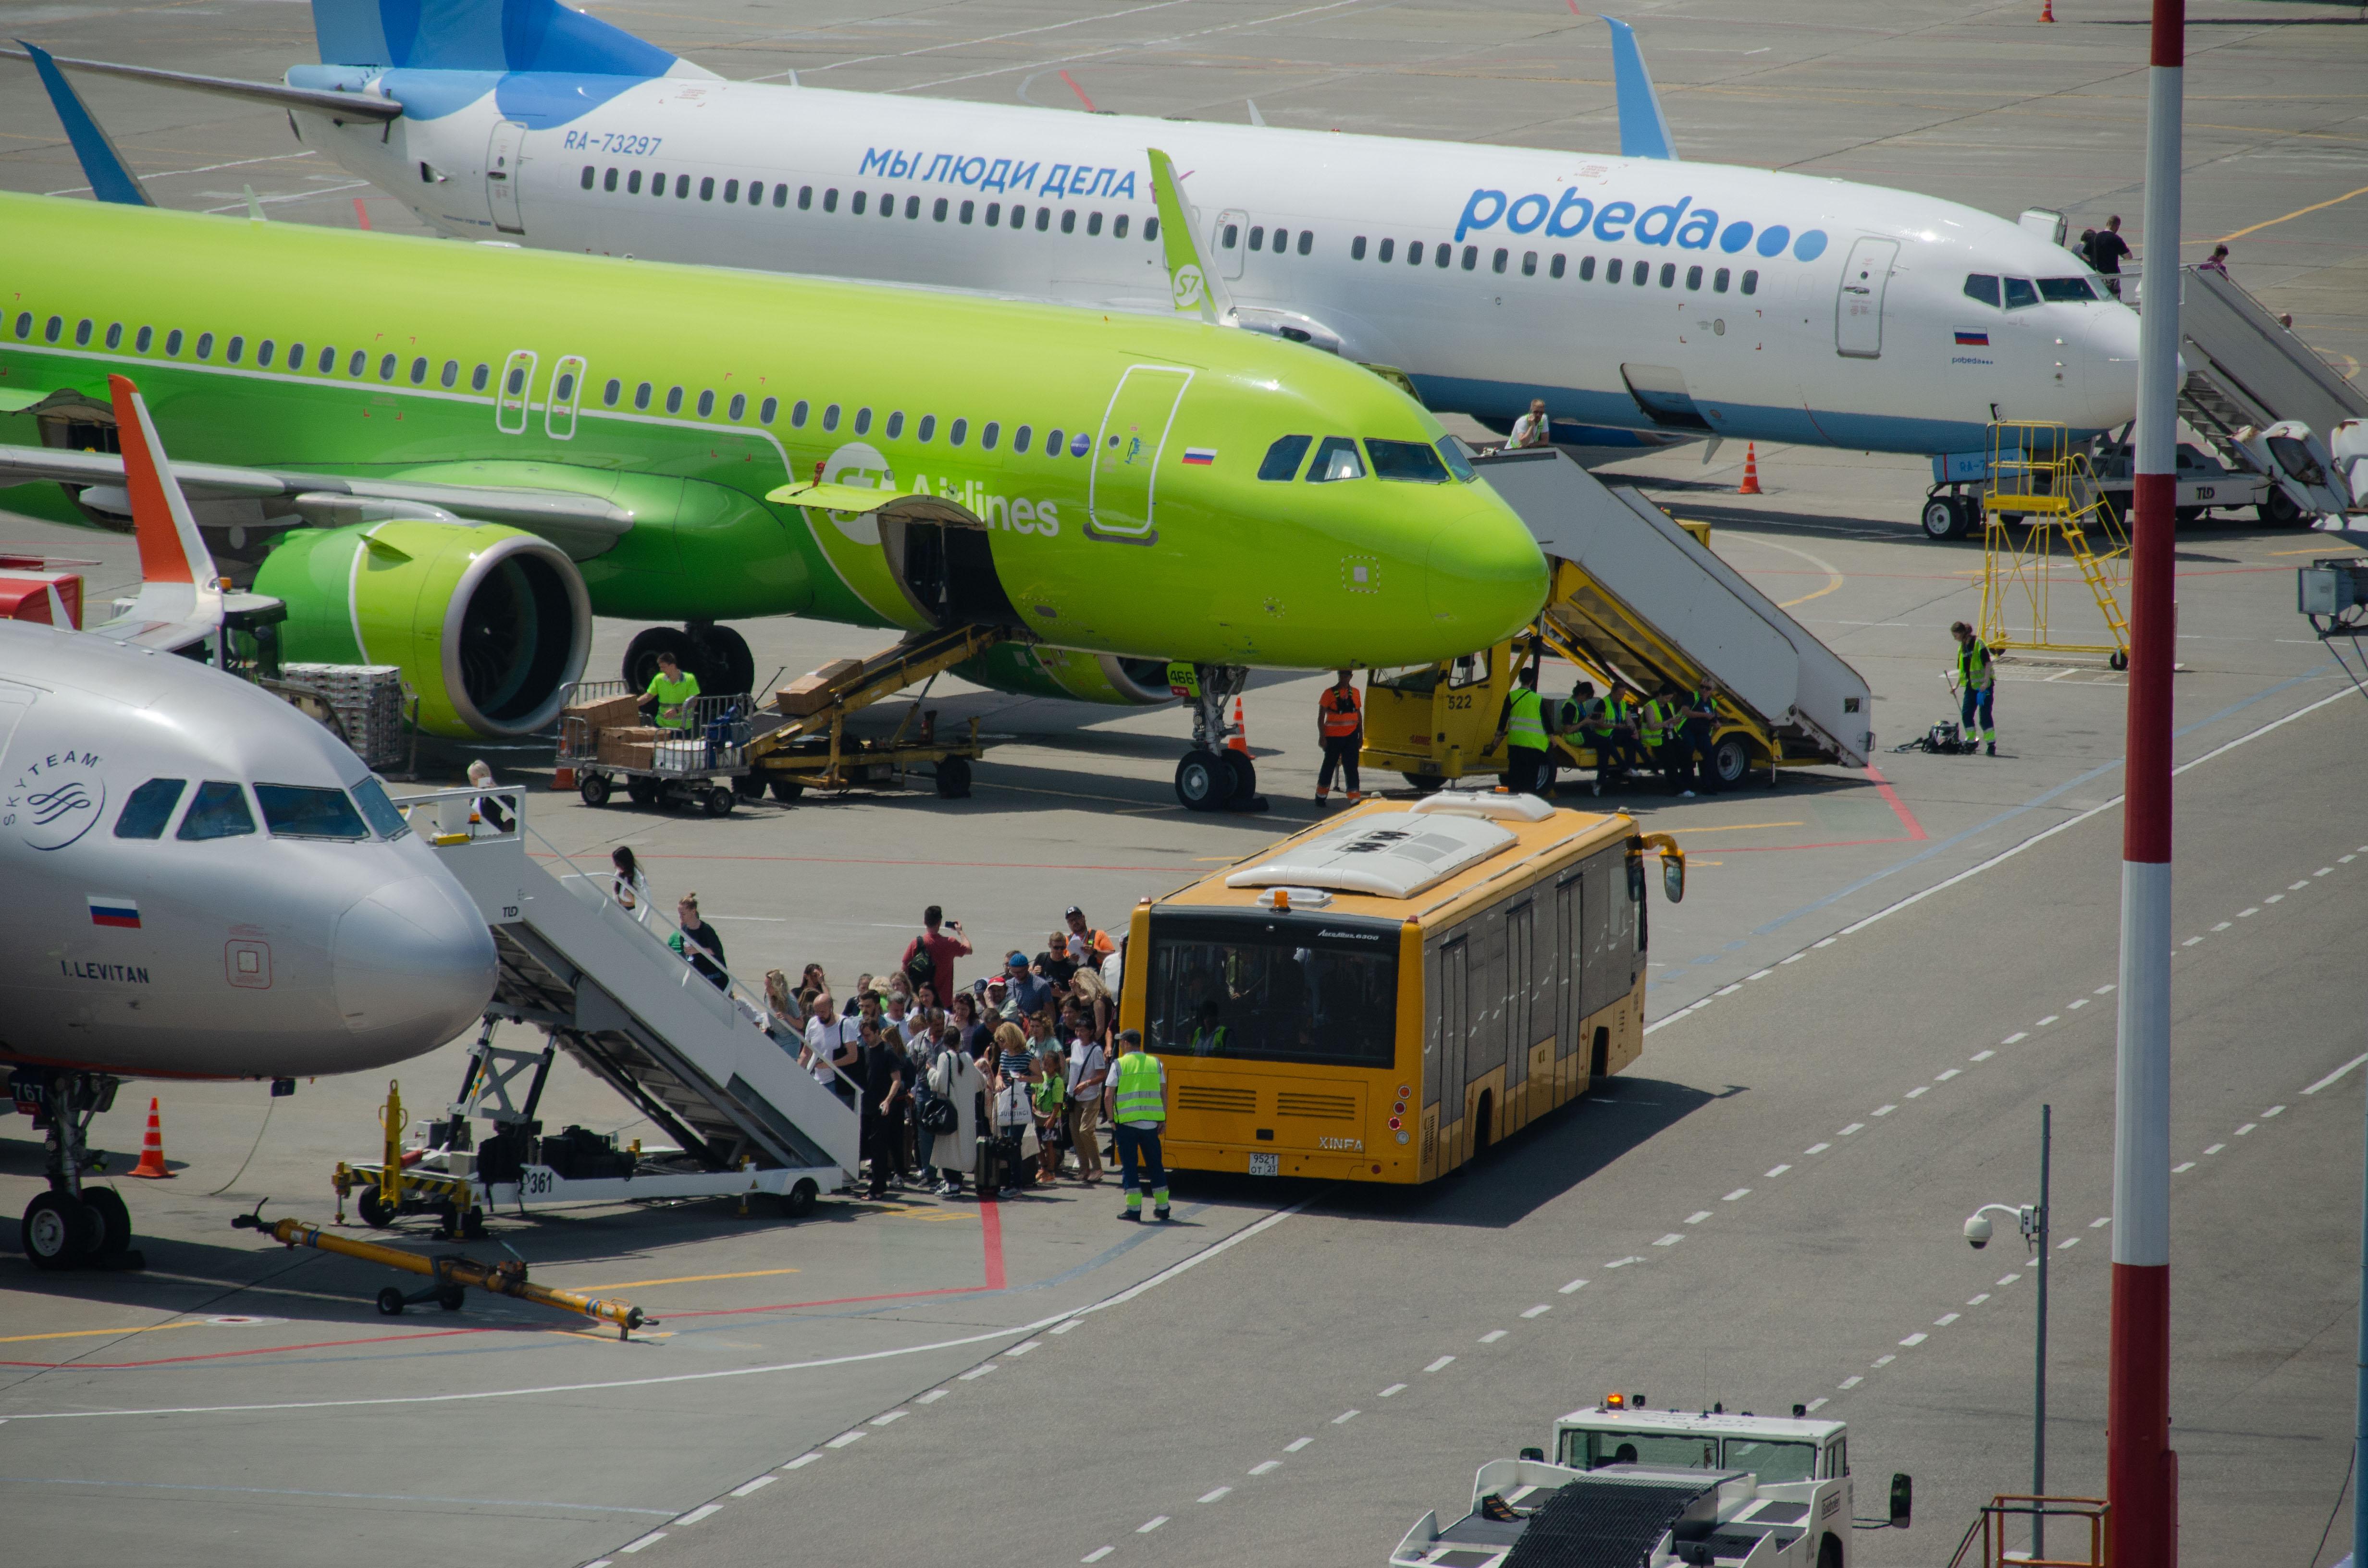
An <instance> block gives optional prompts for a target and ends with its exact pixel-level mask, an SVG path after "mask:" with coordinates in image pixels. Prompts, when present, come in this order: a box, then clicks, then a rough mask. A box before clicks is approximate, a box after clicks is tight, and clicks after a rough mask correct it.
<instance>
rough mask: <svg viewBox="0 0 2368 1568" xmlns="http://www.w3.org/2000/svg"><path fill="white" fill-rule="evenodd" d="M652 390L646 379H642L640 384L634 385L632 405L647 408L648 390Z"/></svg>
mask: <svg viewBox="0 0 2368 1568" xmlns="http://www.w3.org/2000/svg"><path fill="white" fill-rule="evenodd" d="M653 390H654V389H653V388H652V387H651V386H650V383H649V382H647V381H643V383H642V384H641V385H640V386H637V387H635V388H634V389H633V406H634V407H635V408H647V407H648V406H649V405H650V392H652V391H653Z"/></svg>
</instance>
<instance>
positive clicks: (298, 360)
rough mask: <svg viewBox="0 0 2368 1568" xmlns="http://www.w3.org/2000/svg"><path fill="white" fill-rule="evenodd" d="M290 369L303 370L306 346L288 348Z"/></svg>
mask: <svg viewBox="0 0 2368 1568" xmlns="http://www.w3.org/2000/svg"><path fill="white" fill-rule="evenodd" d="M140 335H141V336H142V337H145V336H147V335H148V329H147V328H146V327H144V326H143V327H142V328H141V329H140ZM140 347H142V348H145V347H148V346H147V345H146V344H145V343H142V345H140ZM288 368H289V369H291V370H301V369H303V368H304V346H303V345H302V344H301V343H291V344H290V345H289V346H288Z"/></svg>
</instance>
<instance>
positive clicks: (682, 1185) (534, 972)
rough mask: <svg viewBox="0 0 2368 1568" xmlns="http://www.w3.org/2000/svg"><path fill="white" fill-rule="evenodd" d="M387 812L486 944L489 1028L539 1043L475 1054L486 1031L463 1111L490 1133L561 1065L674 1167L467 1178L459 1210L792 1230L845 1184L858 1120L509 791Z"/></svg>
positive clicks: (661, 927) (734, 986)
mask: <svg viewBox="0 0 2368 1568" xmlns="http://www.w3.org/2000/svg"><path fill="white" fill-rule="evenodd" d="M482 800H491V801H498V802H499V804H500V806H501V808H502V810H503V811H504V812H507V813H508V814H509V815H510V818H511V821H510V824H509V825H508V827H507V828H506V829H505V828H500V827H497V826H496V825H495V824H493V823H491V822H488V821H483V820H479V819H480V816H481V814H482V813H481V809H480V808H479V807H478V802H479V801H482ZM403 804H404V807H405V808H406V809H407V811H408V812H409V814H410V821H411V823H412V825H413V827H414V829H415V830H416V831H417V832H419V833H420V834H421V835H422V836H423V837H424V838H425V839H426V840H427V843H428V844H429V845H430V846H432V847H433V849H434V850H435V852H436V855H437V857H438V858H439V859H440V860H442V861H443V863H444V865H445V866H446V868H447V869H450V871H451V872H452V874H453V875H454V876H455V877H456V878H458V879H459V880H460V882H461V886H462V887H463V888H465V889H466V890H468V892H469V895H470V897H471V898H472V899H474V900H475V901H476V903H477V907H478V908H479V910H481V911H482V912H483V913H484V918H485V924H486V925H487V926H489V927H490V928H491V930H492V932H493V937H494V945H495V949H496V952H497V953H498V955H499V979H498V981H497V982H496V984H495V990H494V999H493V1001H492V1003H491V1004H490V1005H489V1006H487V1008H486V1011H485V1018H486V1022H487V1024H488V1026H491V1025H492V1024H494V1023H495V1022H496V1021H503V1022H510V1023H523V1024H531V1025H533V1026H535V1027H536V1028H540V1029H541V1030H542V1031H543V1033H544V1035H545V1036H546V1037H548V1044H547V1046H546V1048H545V1049H544V1050H542V1051H511V1050H505V1049H503V1048H499V1047H495V1046H494V1045H493V1044H492V1043H491V1039H490V1036H491V1029H490V1027H489V1028H488V1030H487V1037H486V1038H485V1039H484V1040H480V1042H479V1044H478V1047H477V1050H476V1052H475V1058H474V1061H473V1063H472V1078H471V1085H470V1092H469V1094H468V1096H467V1099H468V1102H469V1104H470V1107H471V1108H473V1109H475V1110H476V1111H477V1113H478V1114H482V1115H485V1116H487V1117H489V1118H491V1119H493V1120H494V1121H495V1123H496V1124H497V1125H516V1124H517V1123H518V1122H519V1121H521V1120H523V1119H526V1118H528V1117H530V1116H531V1115H532V1095H533V1094H539V1093H540V1090H541V1083H542V1079H543V1076H544V1074H547V1073H548V1072H549V1068H550V1062H551V1058H552V1054H553V1052H554V1051H559V1050H564V1051H566V1052H567V1054H568V1055H569V1056H571V1057H573V1058H575V1060H576V1061H577V1062H581V1063H582V1064H583V1065H584V1066H585V1067H586V1068H588V1069H589V1070H590V1071H591V1072H592V1073H593V1074H595V1075H597V1076H598V1077H599V1078H600V1079H601V1080H602V1081H604V1082H605V1083H607V1084H608V1085H609V1086H610V1087H612V1088H614V1089H615V1090H616V1091H617V1092H618V1093H619V1094H620V1095H622V1096H624V1097H625V1098H626V1099H627V1100H628V1101H630V1102H631V1103H632V1105H633V1106H634V1107H635V1108H638V1109H639V1110H640V1111H641V1112H642V1113H643V1115H645V1116H646V1117H648V1118H649V1119H650V1121H651V1122H652V1123H653V1124H654V1125H655V1127H656V1128H657V1129H658V1131H660V1133H662V1134H663V1135H664V1136H665V1137H666V1138H667V1139H669V1140H671V1141H672V1142H673V1143H674V1144H675V1145H676V1146H677V1150H678V1151H679V1153H671V1152H670V1157H669V1160H668V1161H667V1162H666V1165H668V1166H670V1167H671V1168H670V1169H657V1168H653V1166H652V1165H651V1164H650V1163H647V1162H644V1163H643V1167H642V1168H641V1169H640V1170H638V1171H633V1172H628V1173H622V1174H620V1175H618V1176H615V1177H614V1178H613V1179H608V1180H597V1181H570V1180H568V1179H567V1178H566V1176H564V1174H553V1173H552V1170H551V1168H550V1165H549V1164H548V1163H545V1164H543V1165H540V1166H537V1165H533V1164H532V1163H531V1162H529V1168H528V1169H526V1170H525V1171H523V1172H518V1173H512V1172H510V1171H508V1170H507V1169H490V1168H487V1167H486V1166H485V1165H483V1164H482V1163H480V1165H478V1167H477V1181H476V1186H477V1190H476V1192H475V1194H474V1195H473V1196H475V1197H477V1198H479V1199H482V1200H483V1201H484V1202H486V1203H487V1204H489V1205H492V1206H495V1207H496V1208H500V1209H508V1208H511V1207H513V1206H514V1205H515V1206H518V1207H524V1206H525V1205H526V1204H527V1203H528V1202H530V1201H532V1200H534V1199H541V1200H543V1201H545V1202H549V1203H557V1202H583V1201H595V1202H598V1201H615V1200H617V1199H620V1198H627V1199H632V1198H671V1197H684V1198H689V1197H700V1196H719V1195H727V1194H730V1193H742V1194H747V1193H768V1194H771V1195H773V1196H774V1197H776V1198H777V1199H780V1203H781V1205H782V1207H783V1209H784V1210H786V1211H787V1212H789V1213H791V1215H793V1216H794V1215H796V1214H799V1213H802V1212H803V1211H804V1210H806V1209H808V1208H810V1207H811V1206H812V1204H813V1202H814V1197H815V1195H816V1194H817V1193H818V1192H821V1191H836V1190H838V1189H840V1188H843V1187H848V1186H849V1185H851V1184H852V1183H853V1181H854V1179H855V1174H856V1167H857V1164H858V1161H859V1159H860V1137H859V1132H858V1126H859V1124H858V1120H857V1112H856V1111H855V1110H854V1108H851V1107H850V1106H848V1105H847V1104H845V1103H843V1102H842V1101H841V1100H840V1099H839V1097H838V1096H837V1095H835V1094H834V1093H832V1091H831V1090H830V1088H828V1087H827V1086H825V1085H823V1084H821V1083H818V1082H817V1081H816V1080H815V1079H814V1074H812V1073H810V1072H808V1071H807V1070H806V1069H805V1068H803V1066H801V1065H800V1064H799V1062H798V1059H797V1057H796V1056H795V1055H794V1054H792V1053H791V1052H790V1051H784V1050H782V1048H781V1047H780V1045H779V1044H777V1043H775V1041H774V1040H773V1039H772V1037H771V1036H769V1035H768V1034H767V1033H766V1032H765V1031H764V1029H763V1028H760V1027H759V1025H758V1023H757V1020H758V1019H759V1018H761V1017H763V1016H764V1013H763V1003H764V998H763V994H762V993H761V991H760V990H759V989H758V988H757V987H755V986H752V985H749V984H746V983H744V982H742V981H741V980H740V979H739V978H738V977H736V976H731V977H730V979H731V984H730V988H729V989H728V990H723V989H718V988H717V987H716V986H715V985H714V984H712V983H711V982H710V981H708V980H707V979H706V978H704V977H703V976H701V975H700V973H699V972H698V971H695V970H693V969H692V968H691V967H690V966H689V964H687V963H685V962H684V961H683V960H682V959H681V958H679V957H677V955H676V954H675V953H674V951H673V950H672V949H669V948H668V947H667V946H666V934H667V933H668V932H669V931H670V930H671V929H672V926H671V923H670V922H668V921H667V920H666V917H665V916H664V915H662V914H658V913H657V912H655V911H653V912H652V913H651V917H650V919H651V923H650V925H648V926H644V925H643V924H641V923H640V922H639V921H638V920H636V919H635V918H634V917H633V915H632V913H631V912H629V911H627V910H626V909H624V908H623V907H622V906H621V905H620V904H619V903H617V902H616V901H615V899H613V898H612V897H611V896H610V895H609V873H608V871H607V869H605V868H602V869H598V871H590V870H586V869H585V868H583V867H581V866H578V865H576V864H575V862H573V861H571V860H570V859H568V858H567V857H566V856H565V855H564V854H561V853H559V851H558V850H557V849H556V847H555V846H552V845H550V844H549V843H548V842H547V841H545V840H543V839H542V838H541V835H538V834H535V833H534V832H533V830H532V829H531V828H529V826H528V825H527V821H526V799H525V793H524V791H522V790H492V791H479V790H442V791H438V792H436V793H433V794H427V795H415V796H410V797H406V798H405V799H404V801H403ZM529 838H532V839H533V840H534V841H535V843H536V845H537V846H539V847H540V848H541V850H544V851H547V852H549V853H550V854H551V855H552V856H553V857H554V858H555V859H556V861H557V866H556V867H555V868H554V869H550V870H546V869H544V868H543V867H542V866H541V865H539V864H537V863H536V859H535V858H533V857H530V856H529V854H528V848H527V846H528V840H529ZM529 1069H531V1070H532V1072H533V1074H534V1077H533V1088H532V1091H531V1093H530V1094H529V1096H528V1098H527V1100H526V1101H525V1103H524V1104H521V1103H520V1102H519V1101H518V1099H517V1098H516V1097H515V1096H514V1095H513V1094H512V1087H511V1086H512V1085H513V1084H515V1083H516V1081H517V1080H518V1078H520V1077H522V1076H523V1075H524V1074H525V1073H526V1071H527V1070H529ZM454 1109H455V1113H456V1115H458V1114H461V1107H460V1106H458V1105H456V1107H455V1108H454ZM544 1142H545V1143H549V1142H551V1141H550V1140H545V1141H544ZM538 1169H540V1170H541V1173H542V1174H541V1175H540V1176H538V1175H537V1174H536V1173H537V1170H538ZM504 1177H507V1180H505V1179H502V1178H504ZM468 1196H471V1195H469V1194H465V1193H460V1192H457V1191H456V1192H455V1194H454V1197H455V1198H456V1199H459V1198H464V1197H468ZM460 1206H461V1208H463V1209H465V1208H467V1207H468V1205H467V1203H465V1202H462V1203H461V1205H460Z"/></svg>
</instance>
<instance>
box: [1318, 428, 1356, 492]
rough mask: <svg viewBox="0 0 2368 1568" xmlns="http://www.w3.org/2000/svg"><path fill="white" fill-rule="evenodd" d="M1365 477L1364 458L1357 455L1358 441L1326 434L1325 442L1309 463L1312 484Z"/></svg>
mask: <svg viewBox="0 0 2368 1568" xmlns="http://www.w3.org/2000/svg"><path fill="white" fill-rule="evenodd" d="M1364 477H1365V464H1364V460H1362V459H1361V458H1360V457H1358V456H1357V443H1356V442H1354V441H1352V440H1350V439H1349V437H1346V436H1326V437H1324V444H1323V445H1322V446H1320V447H1318V448H1316V449H1315V461H1314V462H1312V463H1309V464H1308V465H1307V482H1308V483H1310V484H1328V483H1331V482H1332V481H1334V480H1336V479H1362V478H1364Z"/></svg>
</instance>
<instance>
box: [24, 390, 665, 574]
mask: <svg viewBox="0 0 2368 1568" xmlns="http://www.w3.org/2000/svg"><path fill="white" fill-rule="evenodd" d="M119 417H120V416H119ZM172 466H173V472H175V473H176V475H177V476H178V477H179V480H180V483H181V486H182V487H183V488H184V489H185V490H186V491H187V492H188V494H192V495H197V496H200V497H206V496H240V497H245V498H248V499H253V500H263V501H269V500H274V499H278V500H282V501H284V502H286V503H287V509H288V510H290V511H293V512H294V513H296V514H297V515H298V516H299V517H302V518H303V519H304V520H305V521H306V522H307V523H310V524H313V526H315V527H319V528H338V527H342V526H343V525H345V524H347V523H358V522H367V521H372V520H376V519H378V518H382V517H436V518H452V519H458V518H464V517H465V518H471V519H473V520H475V521H478V522H486V523H506V524H507V525H508V526H510V527H511V528H523V529H525V530H526V531H527V532H529V533H531V534H539V535H541V537H542V538H544V539H547V540H551V542H552V543H553V544H555V545H557V546H559V548H560V549H562V550H564V551H567V553H568V556H569V558H570V559H571V560H575V561H586V560H589V559H591V558H592V557H593V556H596V555H599V554H602V553H603V552H605V551H608V550H609V549H611V548H612V547H614V545H615V544H616V542H617V540H620V539H621V538H623V537H624V535H625V532H626V530H627V529H629V528H632V526H633V514H632V511H631V510H629V509H628V508H626V507H623V506H617V505H615V504H614V503H612V502H609V501H604V500H602V499H600V498H599V497H598V496H597V495H581V494H575V492H573V491H567V490H530V489H523V488H514V487H511V486H507V485H491V484H486V485H476V484H443V483H424V484H423V483H410V482H407V481H404V480H399V479H373V478H367V477H356V476H349V475H344V474H334V473H303V472H295V471H292V470H278V469H260V468H233V467H230V466H228V465H225V464H222V463H192V462H176V463H175V464H173V465H172ZM43 479H48V480H55V481H57V482H58V483H62V484H83V485H91V486H95V487H97V493H96V494H91V495H89V496H86V497H85V500H86V501H88V502H89V503H90V504H91V505H93V506H97V509H98V510H100V511H108V512H118V513H123V512H133V508H132V507H131V506H128V505H125V504H123V503H124V499H125V493H126V491H127V490H129V493H130V499H131V500H132V501H137V500H138V498H139V496H138V492H137V490H136V489H131V482H130V481H129V480H128V478H127V474H126V462H125V460H124V459H123V458H121V457H118V456H116V455H114V454H113V453H109V452H75V451H68V450H65V449H62V448H57V447H0V484H20V483H26V482H28V481H32V480H43ZM133 515H134V516H135V517H136V515H137V514H136V512H134V513H133Z"/></svg>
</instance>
